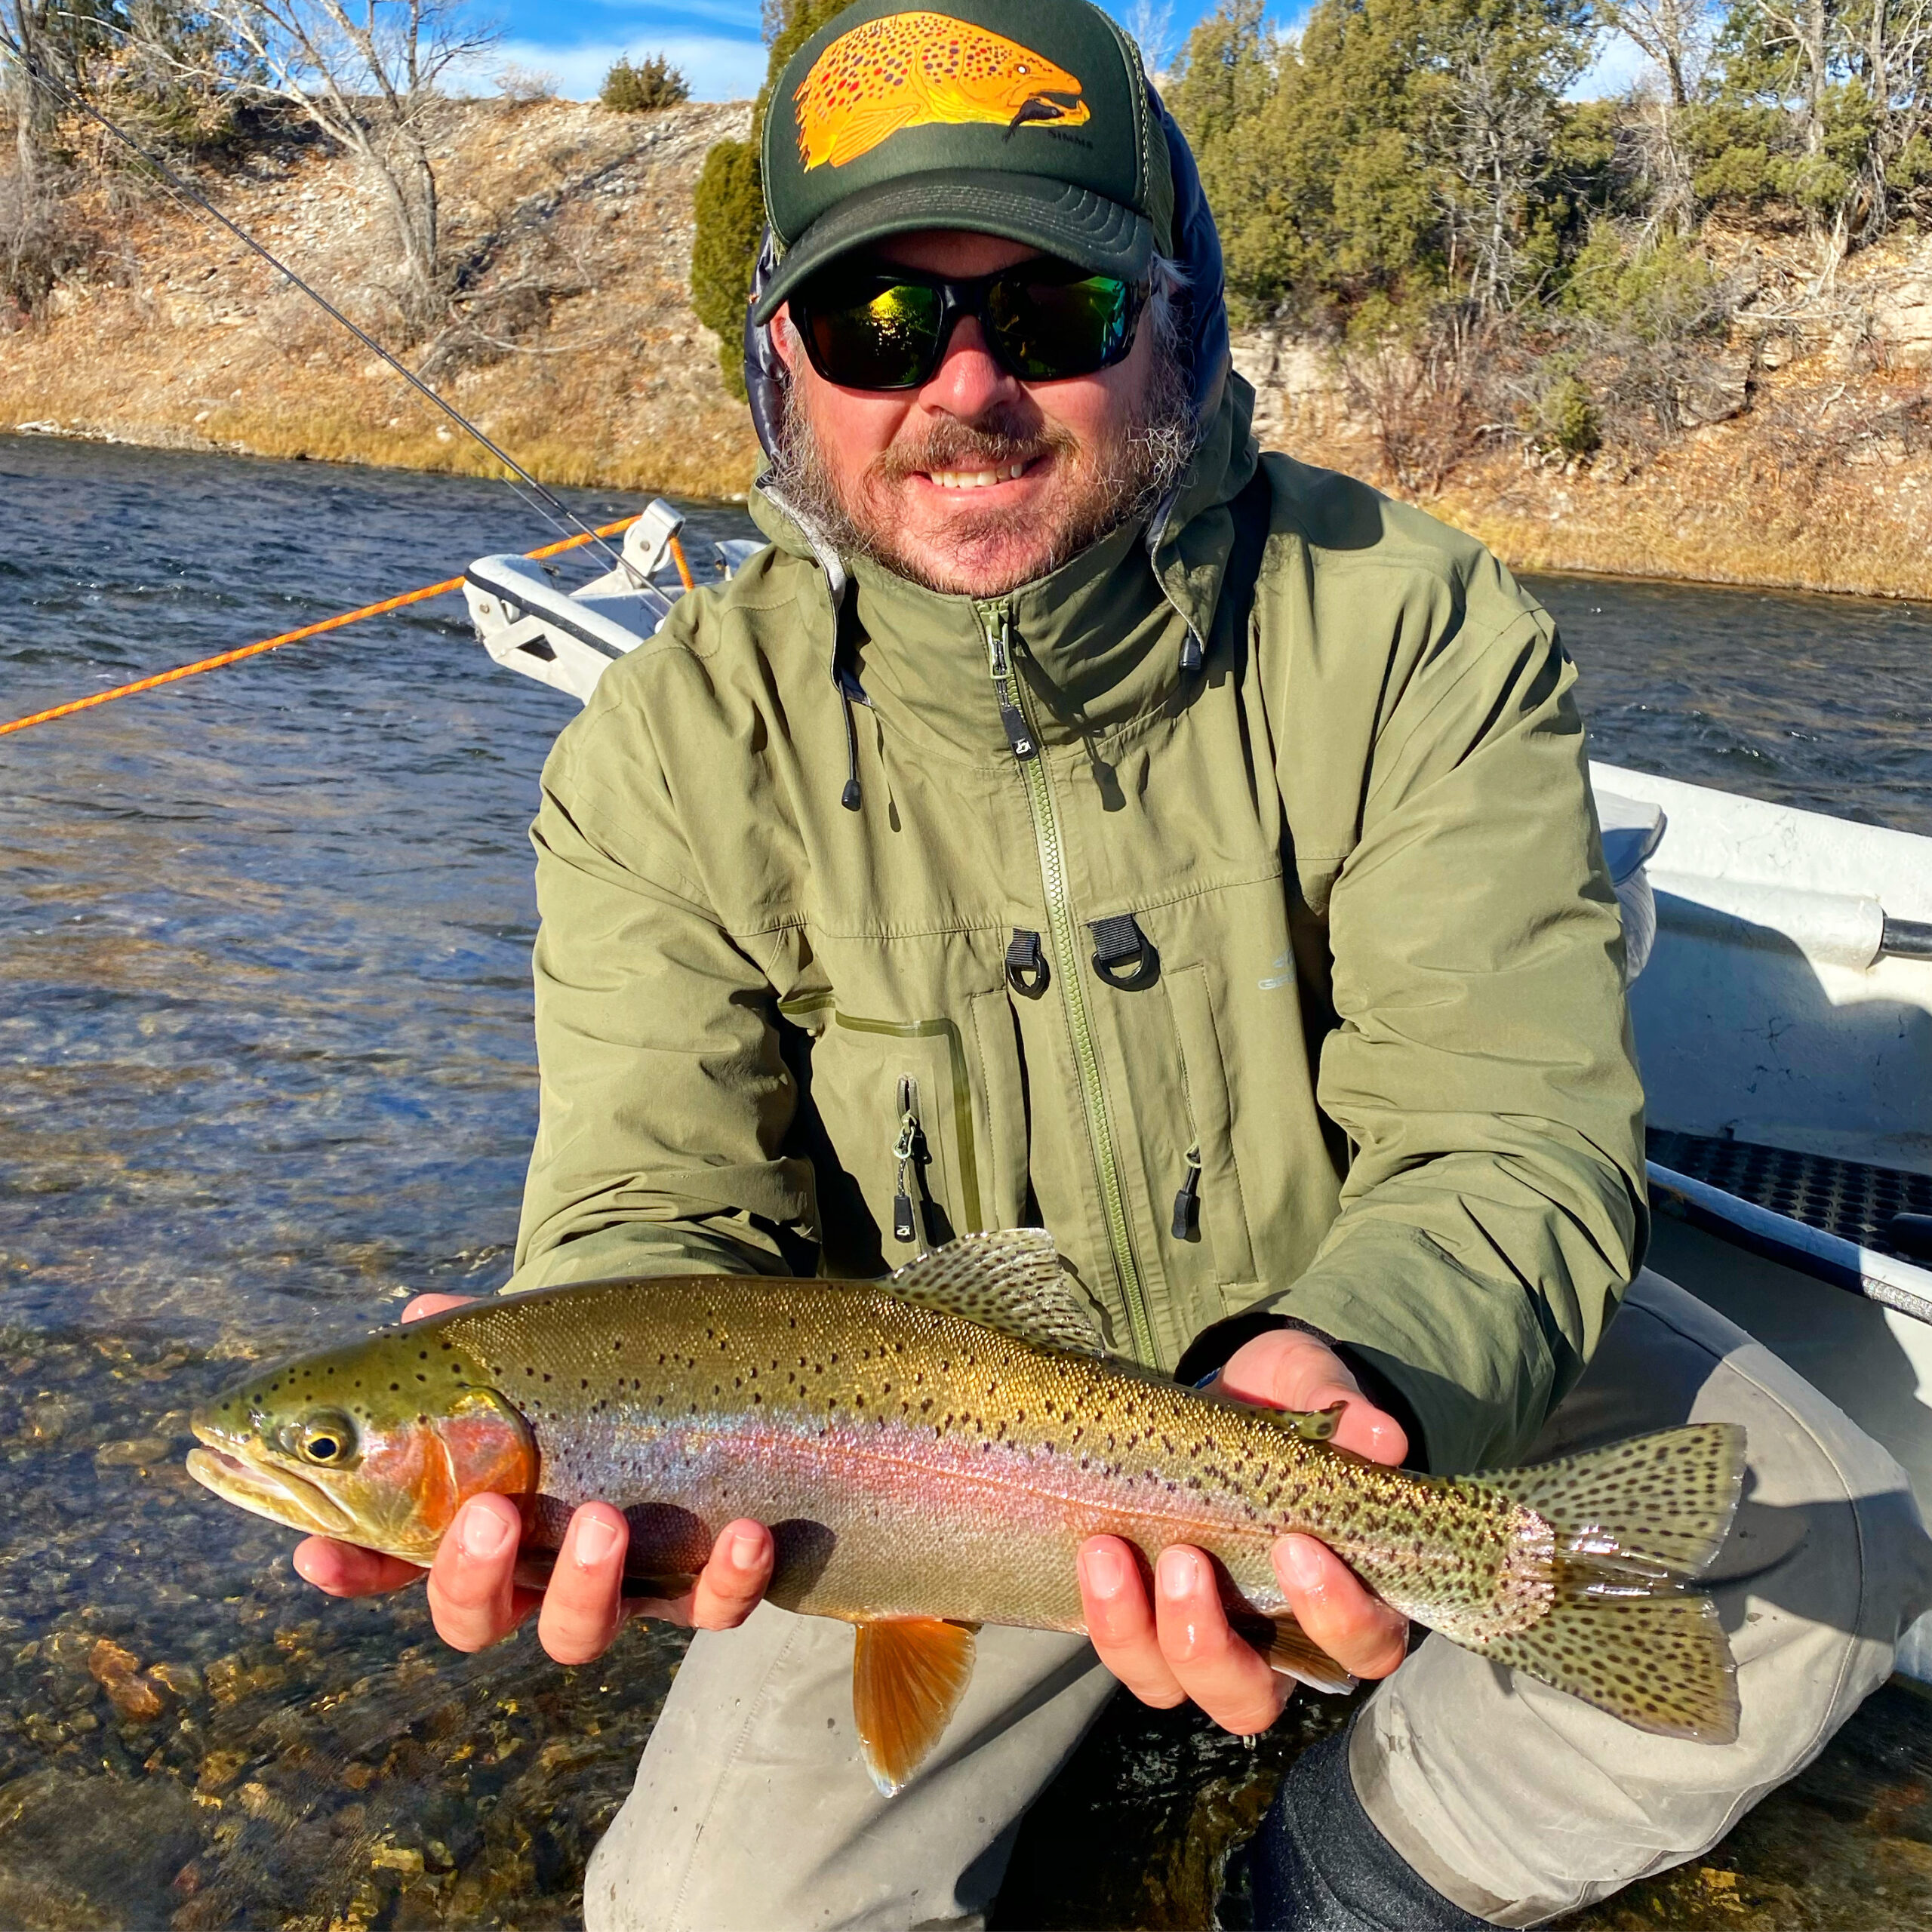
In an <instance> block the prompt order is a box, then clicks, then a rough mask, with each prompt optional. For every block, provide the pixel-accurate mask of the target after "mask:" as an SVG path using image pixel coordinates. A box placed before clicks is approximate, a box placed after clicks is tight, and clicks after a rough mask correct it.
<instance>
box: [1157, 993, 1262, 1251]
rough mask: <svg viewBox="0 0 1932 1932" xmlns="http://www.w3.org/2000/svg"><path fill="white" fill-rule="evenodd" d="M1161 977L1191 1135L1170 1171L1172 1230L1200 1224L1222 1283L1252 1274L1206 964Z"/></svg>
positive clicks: (1183, 1231) (1184, 1236) (1181, 1232)
mask: <svg viewBox="0 0 1932 1932" xmlns="http://www.w3.org/2000/svg"><path fill="white" fill-rule="evenodd" d="M1162 984H1163V985H1164V986H1165V987H1166V988H1167V992H1168V1011H1169V1013H1170V1014H1172V1016H1173V1017H1174V1044H1175V1046H1176V1048H1177V1050H1178V1051H1179V1053H1180V1078H1181V1091H1182V1094H1183V1098H1184V1100H1185V1102H1186V1108H1187V1113H1188V1127H1189V1133H1190V1134H1191V1136H1192V1146H1189V1149H1188V1150H1187V1153H1186V1156H1185V1166H1184V1168H1183V1172H1182V1173H1181V1174H1178V1175H1177V1176H1176V1180H1177V1183H1178V1186H1179V1192H1177V1195H1175V1197H1174V1226H1173V1233H1174V1238H1175V1239H1177V1240H1179V1241H1185V1240H1188V1239H1189V1238H1194V1237H1193V1235H1192V1230H1193V1229H1196V1228H1198V1230H1199V1232H1200V1234H1201V1235H1204V1236H1205V1237H1206V1238H1207V1244H1208V1246H1209V1247H1210V1249H1211V1251H1212V1252H1213V1255H1214V1278H1215V1279H1216V1281H1217V1282H1219V1283H1220V1284H1221V1285H1223V1287H1226V1286H1229V1285H1231V1284H1234V1283H1236V1282H1248V1281H1253V1280H1254V1278H1255V1263H1254V1240H1253V1238H1252V1237H1251V1235H1250V1232H1249V1230H1248V1226H1247V1206H1246V1204H1245V1203H1244V1201H1243V1200H1242V1198H1241V1174H1240V1171H1239V1170H1238V1168H1237V1167H1236V1165H1235V1147H1234V1107H1233V1103H1232V1100H1231V1099H1230V1097H1229V1092H1228V1075H1227V1067H1226V1062H1225V1061H1224V1060H1223V1057H1222V1054H1221V1042H1220V1034H1219V1032H1218V1030H1217V1028H1216V1026H1215V1024H1214V1001H1213V996H1212V995H1211V993H1210V992H1209V990H1208V986H1207V969H1206V968H1204V967H1201V966H1192V967H1189V968H1185V969H1184V970H1183V971H1179V972H1175V973H1170V974H1166V975H1164V977H1163V979H1162Z"/></svg>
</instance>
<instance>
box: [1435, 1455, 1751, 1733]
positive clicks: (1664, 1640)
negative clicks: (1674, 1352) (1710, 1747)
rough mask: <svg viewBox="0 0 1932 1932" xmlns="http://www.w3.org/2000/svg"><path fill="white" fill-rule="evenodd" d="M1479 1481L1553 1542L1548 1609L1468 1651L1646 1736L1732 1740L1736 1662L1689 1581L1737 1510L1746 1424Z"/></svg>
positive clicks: (1712, 1612) (1713, 1609) (1704, 1599)
mask: <svg viewBox="0 0 1932 1932" xmlns="http://www.w3.org/2000/svg"><path fill="white" fill-rule="evenodd" d="M1469 1480H1470V1481H1472V1482H1475V1483H1477V1484H1481V1486H1482V1487H1484V1488H1486V1489H1490V1490H1493V1491H1497V1492H1498V1493H1500V1494H1503V1495H1504V1496H1506V1497H1508V1498H1509V1500H1511V1501H1512V1502H1515V1503H1522V1504H1525V1505H1527V1506H1528V1507H1529V1508H1530V1509H1534V1511H1535V1512H1537V1515H1540V1516H1541V1517H1542V1518H1543V1520H1544V1521H1546V1522H1547V1523H1548V1524H1549V1525H1550V1527H1551V1528H1552V1531H1554V1532H1555V1552H1554V1558H1555V1579H1554V1581H1555V1595H1554V1598H1553V1599H1552V1602H1551V1604H1550V1606H1549V1610H1548V1611H1546V1614H1544V1615H1543V1617H1542V1618H1541V1619H1540V1620H1539V1621H1537V1623H1534V1624H1532V1625H1531V1626H1530V1627H1529V1628H1528V1629H1524V1630H1517V1631H1514V1632H1511V1633H1509V1635H1506V1636H1503V1637H1500V1638H1494V1639H1492V1640H1491V1641H1487V1642H1484V1643H1481V1644H1477V1645H1472V1648H1478V1649H1480V1650H1481V1653H1482V1654H1483V1655H1484V1656H1485V1657H1489V1658H1491V1659H1492V1660H1494V1662H1496V1663H1503V1664H1508V1665H1509V1666H1511V1667H1512V1669H1518V1670H1521V1671H1524V1672H1527V1673H1528V1675H1531V1676H1532V1677H1535V1678H1540V1679H1541V1680H1542V1681H1543V1682H1544V1683H1546V1684H1553V1685H1555V1687H1556V1688H1557V1689H1558V1690H1566V1691H1567V1692H1569V1693H1570V1694H1571V1695H1572V1696H1573V1697H1580V1698H1581V1699H1583V1701H1584V1702H1585V1703H1589V1704H1594V1705H1595V1706H1596V1707H1597V1709H1599V1710H1601V1711H1607V1712H1609V1713H1610V1715H1611V1716H1613V1717H1617V1718H1622V1719H1623V1721H1624V1722H1625V1723H1626V1724H1633V1725H1635V1727H1637V1728H1638V1730H1647V1731H1652V1732H1654V1733H1656V1734H1658V1735H1659V1736H1661V1737H1688V1738H1695V1739H1697V1740H1700V1741H1702V1742H1704V1743H1712V1744H1728V1743H1732V1742H1734V1740H1735V1739H1736V1738H1737V1718H1738V1706H1737V1664H1736V1663H1735V1661H1734V1660H1733V1658H1732V1657H1731V1654H1730V1642H1729V1641H1728V1639H1727V1638H1726V1636H1725V1635H1724V1626H1723V1623H1721V1620H1719V1618H1718V1611H1717V1606H1716V1605H1715V1604H1714V1603H1712V1601H1711V1600H1710V1598H1709V1597H1708V1596H1706V1595H1703V1594H1702V1593H1701V1592H1699V1591H1697V1589H1694V1588H1693V1587H1692V1586H1693V1585H1694V1583H1695V1580H1696V1579H1697V1577H1699V1576H1700V1574H1702V1573H1703V1571H1705V1570H1706V1568H1708V1567H1709V1565H1710V1564H1711V1563H1712V1561H1713V1560H1714V1559H1715V1557H1716V1555H1717V1553H1718V1549H1720V1547H1721V1546H1722V1544H1723V1543H1724V1538H1725V1537H1726V1535H1727V1534H1729V1531H1730V1524H1731V1518H1733V1516H1734V1515H1736V1513H1737V1503H1738V1497H1739V1495H1740V1491H1741V1490H1742V1487H1743V1480H1744V1432H1743V1429H1740V1428H1739V1427H1737V1426H1736V1425H1735V1424H1734V1423H1694V1424H1692V1425H1690V1426H1688V1427H1687V1428H1683V1429H1663V1430H1660V1431H1659V1432H1657V1433H1656V1434H1655V1435H1643V1436H1638V1437H1637V1438H1635V1439H1634V1440H1632V1441H1629V1442H1619V1443H1616V1444H1613V1445H1612V1446H1611V1447H1609V1448H1607V1449H1597V1450H1592V1451H1588V1452H1586V1454H1582V1455H1578V1456H1566V1457H1563V1458H1562V1459H1561V1460H1559V1461H1557V1462H1554V1463H1541V1464H1539V1465H1538V1466H1536V1467H1535V1468H1533V1469H1517V1470H1509V1471H1500V1472H1497V1473H1495V1474H1494V1475H1481V1476H1476V1477H1473V1478H1469Z"/></svg>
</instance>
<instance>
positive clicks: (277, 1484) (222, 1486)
mask: <svg viewBox="0 0 1932 1932" xmlns="http://www.w3.org/2000/svg"><path fill="white" fill-rule="evenodd" d="M195 1435H198V1437H199V1438H201V1440H202V1443H203V1444H204V1445H205V1446H204V1447H202V1448H199V1449H191V1450H189V1452H188V1473H189V1475H191V1476H192V1477H193V1478H195V1481H197V1482H198V1483H199V1484H201V1485H202V1487H203V1488H205V1489H210V1490H212V1491H214V1494H216V1495H217V1496H218V1497H220V1498H221V1500H223V1502H224V1503H233V1504H234V1505H235V1507H236V1508H237V1509H246V1510H248V1512H250V1513H251V1515H257V1516H266V1518H268V1519H269V1521H270V1522H272V1523H280V1524H283V1525H285V1527H288V1528H289V1529H291V1530H306V1531H309V1533H310V1534H313V1535H317V1536H325V1537H339V1536H342V1535H344V1534H346V1533H347V1532H348V1531H351V1530H352V1529H353V1528H354V1527H355V1524H354V1522H353V1521H352V1518H350V1516H349V1512H347V1511H346V1510H345V1509H343V1508H342V1507H341V1506H340V1504H339V1503H337V1501H336V1500H335V1499H334V1497H331V1496H330V1495H329V1494H327V1492H326V1491H324V1490H322V1489H321V1487H319V1486H318V1484H315V1483H312V1482H309V1481H305V1480H304V1479H303V1478H302V1477H300V1476H298V1475H294V1474H293V1473H292V1472H290V1471H288V1470H285V1469H274V1468H269V1467H266V1466H263V1464H262V1463H258V1462H257V1461H255V1460H253V1459H252V1458H249V1459H248V1460H244V1459H243V1458H242V1457H239V1456H236V1455H234V1454H231V1453H230V1452H229V1451H228V1450H227V1449H226V1448H224V1447H223V1446H222V1444H221V1442H220V1439H219V1438H217V1437H216V1436H215V1435H214V1432H212V1431H211V1430H209V1429H204V1428H202V1427H200V1426H197V1427H196V1429H195Z"/></svg>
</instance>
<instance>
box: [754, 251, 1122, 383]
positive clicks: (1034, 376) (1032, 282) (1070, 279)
mask: <svg viewBox="0 0 1932 1932" xmlns="http://www.w3.org/2000/svg"><path fill="white" fill-rule="evenodd" d="M1147 288H1148V285H1147V284H1146V282H1144V281H1143V282H1131V281H1122V280H1121V278H1120V277H1119V276H1118V275H1091V274H1089V273H1088V272H1087V271H1086V270H1085V269H1080V268H1076V267H1075V266H1073V264H1072V263H1070V262H1056V261H1052V260H1035V261H1030V262H1017V263H1014V266H1012V267H1011V268H1010V269H1001V270H1000V272H998V274H997V275H980V276H977V277H975V278H974V279H973V280H971V281H946V280H945V279H944V278H941V277H940V276H937V275H921V274H920V273H919V272H918V271H917V270H916V269H901V268H894V267H891V266H886V265H881V264H879V263H865V264H860V265H858V266H847V265H845V264H844V263H838V264H835V265H834V266H832V267H831V268H829V269H824V270H822V271H821V272H820V273H819V274H817V275H814V277H813V278H811V280H810V281H808V282H806V283H805V284H804V286H803V287H802V288H800V289H799V290H798V292H797V293H796V294H794V295H793V296H792V321H793V322H794V323H795V325H797V328H798V334H799V335H800V336H801V337H802V338H803V340H804V345H805V354H806V355H807V356H808V357H809V358H811V365H812V367H813V368H814V369H816V370H817V371H818V373H819V374H820V375H821V376H823V377H824V378H825V380H826V381H827V382H829V383H837V384H838V386H839V387H840V388H841V389H917V388H918V387H919V386H921V384H922V383H926V382H928V381H930V380H931V377H932V374H933V371H934V370H935V369H937V368H938V367H939V365H940V358H941V357H943V355H945V353H946V343H948V341H949V340H951V338H952V330H953V325H955V323H956V322H957V321H958V320H959V318H960V317H961V315H971V316H972V317H973V318H974V320H975V321H977V322H978V323H979V325H980V328H982V329H983V331H985V334H986V344H987V346H988V347H989V349H991V350H992V355H993V359H994V361H996V362H998V364H999V365H1000V367H1001V368H1003V369H1004V370H1005V371H1007V372H1008V374H1010V375H1014V376H1017V377H1019V378H1020V380H1021V381H1022V382H1023V383H1058V382H1064V381H1065V380H1066V379H1067V378H1068V377H1071V376H1091V375H1092V374H1094V372H1095V371H1097V370H1100V369H1108V368H1112V366H1113V365H1114V364H1115V363H1116V362H1118V361H1121V359H1122V358H1123V357H1124V356H1125V355H1126V354H1127V352H1128V350H1129V349H1131V348H1132V347H1133V346H1134V330H1135V328H1136V327H1137V325H1138V324H1139V322H1140V312H1141V310H1142V309H1143V308H1144V307H1145V306H1146V301H1147Z"/></svg>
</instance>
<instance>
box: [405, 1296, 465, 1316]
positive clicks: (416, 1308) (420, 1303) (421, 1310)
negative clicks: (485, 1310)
mask: <svg viewBox="0 0 1932 1932" xmlns="http://www.w3.org/2000/svg"><path fill="white" fill-rule="evenodd" d="M474 1300H476V1297H475V1296H474V1295H416V1296H414V1297H411V1299H410V1300H408V1301H406V1302H405V1303H403V1306H402V1318H403V1320H404V1321H421V1320H422V1319H423V1317H424V1316H425V1315H441V1313H442V1312H443V1311H444V1309H446V1308H467V1307H468V1306H469V1304H470V1303H472V1302H473V1301H474Z"/></svg>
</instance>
